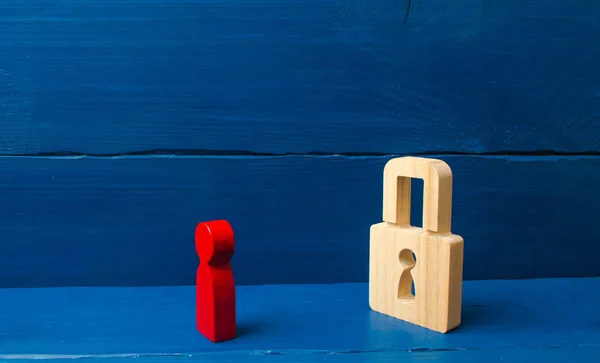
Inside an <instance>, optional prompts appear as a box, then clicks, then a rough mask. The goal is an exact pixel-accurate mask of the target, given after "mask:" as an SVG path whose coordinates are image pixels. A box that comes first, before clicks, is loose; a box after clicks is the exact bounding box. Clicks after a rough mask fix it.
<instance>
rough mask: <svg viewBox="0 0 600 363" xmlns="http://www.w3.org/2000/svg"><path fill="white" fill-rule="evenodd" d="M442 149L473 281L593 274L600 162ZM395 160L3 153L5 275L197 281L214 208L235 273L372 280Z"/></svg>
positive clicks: (0, 264)
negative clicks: (228, 240)
mask: <svg viewBox="0 0 600 363" xmlns="http://www.w3.org/2000/svg"><path fill="white" fill-rule="evenodd" d="M440 158H441V159H443V160H445V161H446V162H448V164H449V165H450V167H451V168H452V170H453V173H454V200H453V218H452V232H453V233H454V234H458V235H460V236H462V237H463V238H464V240H465V269H464V276H465V279H497V278H534V277H553V276H557V277H561V276H565V277H569V276H597V275H600V265H599V264H598V263H597V261H599V260H600V249H598V248H597V245H598V235H597V230H596V224H597V211H598V210H599V209H600V198H598V194H597V191H596V188H594V187H593V186H595V185H600V173H598V172H597V171H598V170H599V169H600V158H598V157H543V158H541V157H535V158H532V157H473V156H442V157H440ZM387 160H389V157H307V156H297V157H174V158H173V157H114V158H111V157H102V158H94V157H73V158H66V157H62V158H41V157H36V158H34V157H1V158H0V170H2V171H3V176H2V178H1V179H0V205H1V206H2V208H1V209H0V236H1V238H0V251H2V253H0V285H1V286H5V287H8V286H62V285H92V286H93V285H134V286H135V285H186V284H189V285H192V284H194V276H195V272H196V268H197V265H198V257H197V254H196V251H195V249H194V229H195V226H196V224H197V223H198V222H199V221H206V220H213V219H221V218H223V219H227V220H229V221H230V223H231V224H232V226H233V228H234V231H235V234H236V254H235V256H234V258H233V260H232V266H233V269H234V274H235V278H236V283H237V284H272V283H330V282H352V281H356V282H362V281H367V278H368V254H369V228H370V226H371V225H372V224H374V223H378V222H380V221H381V220H382V219H381V218H382V206H381V204H382V192H383V181H382V177H383V166H384V164H385V163H386V161H387ZM413 192H414V193H418V188H414V190H413ZM413 200H419V198H418V197H414V199H413ZM413 208H414V210H413V212H414V213H413V215H418V213H419V210H420V209H419V208H420V205H419V203H417V202H415V203H414V204H413ZM413 220H415V223H416V224H417V225H418V218H417V219H413Z"/></svg>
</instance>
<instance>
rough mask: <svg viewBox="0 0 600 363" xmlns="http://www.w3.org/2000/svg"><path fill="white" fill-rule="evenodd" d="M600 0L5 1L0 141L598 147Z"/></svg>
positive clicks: (99, 148)
mask: <svg viewBox="0 0 600 363" xmlns="http://www.w3.org/2000/svg"><path fill="white" fill-rule="evenodd" d="M599 13H600V2H598V1H587V0H571V1H566V0H529V1H521V0H507V1H490V0H464V1H438V0H420V1H412V2H411V3H410V6H408V7H407V3H405V1H404V0H402V1H397V0H299V1H292V0H281V1H260V0H226V1H212V0H208V1H192V0H87V1H75V0H55V1H52V2H48V1H43V0H31V1H21V0H4V1H2V3H1V4H0V134H1V135H2V139H1V142H0V153H2V154H32V153H33V154H35V153H46V152H76V153H84V154H107V153H109V154H110V153H125V152H138V151H147V150H154V149H169V150H176V151H178V152H181V153H185V152H187V151H190V150H193V151H194V152H212V153H218V152H222V151H230V150H234V151H235V150H246V151H250V152H259V153H307V152H326V153H345V152H349V153H350V152H381V153H404V154H413V153H417V152H423V151H437V152H439V151H444V152H445V151H456V152H468V153H482V152H496V151H501V152H502V151H514V150H517V151H537V150H555V151H561V152H584V151H598V145H599V144H600V122H598V121H599V120H600V107H599V106H598V104H599V103H600V86H599V84H600V68H599V67H597V64H600V47H598V46H597V42H598V39H600V22H599V21H598V17H597V14H599Z"/></svg>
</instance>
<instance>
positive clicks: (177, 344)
mask: <svg viewBox="0 0 600 363" xmlns="http://www.w3.org/2000/svg"><path fill="white" fill-rule="evenodd" d="M237 296H238V302H237V309H238V310H237V311H238V330H239V336H238V337H237V338H236V339H234V340H231V341H228V342H223V343H220V344H213V343H211V342H209V341H208V340H206V339H205V338H204V337H202V336H201V335H200V334H199V333H198V332H197V330H196V326H195V310H194V309H195V301H194V299H195V295H194V287H190V286H184V287H140V288H115V287H88V288H84V287H76V288H23V289H20V288H16V289H15V288H13V289H1V290H0V361H12V360H19V361H20V362H21V361H24V360H25V361H27V360H29V359H31V360H34V359H52V361H53V362H57V361H58V362H60V361H63V360H64V361H71V362H72V361H73V359H77V358H90V357H93V358H96V359H94V361H100V362H102V361H110V362H113V361H114V362H116V361H129V360H131V361H133V360H135V361H144V362H170V361H176V362H179V361H204V360H210V361H216V362H236V361H238V362H239V361H243V362H255V361H265V362H304V361H310V362H321V361H323V362H325V361H327V362H330V361H331V362H359V361H360V362H365V361H367V362H370V361H373V362H392V361H394V362H395V361H398V360H401V361H407V362H413V361H418V362H421V361H461V362H482V361H483V362H497V361H498V362H500V361H504V362H506V361H509V362H514V361H517V362H521V361H522V362H529V361H531V360H532V359H534V358H535V359H541V360H543V361H545V362H562V361H573V360H575V359H580V360H585V361H593V362H597V361H600V278H579V279H538V280H512V281H511V280H502V281H499V280H496V281H468V282H465V283H464V288H463V315H462V324H461V326H460V327H459V328H457V329H456V330H454V331H452V332H450V333H447V334H439V333H436V332H433V331H429V330H427V329H424V328H421V327H418V326H413V325H411V324H408V323H405V322H402V321H400V320H396V319H393V318H390V317H387V316H384V315H382V314H379V313H376V312H373V311H371V310H370V309H369V306H368V285H367V284H364V283H357V284H335V285H266V286H238V287H237Z"/></svg>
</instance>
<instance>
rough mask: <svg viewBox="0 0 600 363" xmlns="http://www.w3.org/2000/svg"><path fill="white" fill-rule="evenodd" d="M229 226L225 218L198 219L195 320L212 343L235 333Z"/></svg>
mask: <svg viewBox="0 0 600 363" xmlns="http://www.w3.org/2000/svg"><path fill="white" fill-rule="evenodd" d="M234 249H235V248H234V236H233V229H232V228H231V226H230V225H229V223H228V222H227V221H224V220H218V221H211V222H202V223H199V224H198V226H197V227H196V251H197V252H198V256H199V257H200V266H198V272H197V274H196V324H197V326H198V331H200V333H202V335H204V336H205V337H207V338H208V339H209V340H211V341H212V342H214V343H218V342H221V341H224V340H229V339H233V338H235V336H236V320H235V319H236V316H235V283H234V280H233V270H232V269H231V264H230V260H231V257H233V253H234Z"/></svg>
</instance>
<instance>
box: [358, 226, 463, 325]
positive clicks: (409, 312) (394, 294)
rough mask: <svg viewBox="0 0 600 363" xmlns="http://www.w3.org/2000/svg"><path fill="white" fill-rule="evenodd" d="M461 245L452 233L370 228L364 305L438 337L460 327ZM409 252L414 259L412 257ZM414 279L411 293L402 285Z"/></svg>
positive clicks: (415, 229)
mask: <svg viewBox="0 0 600 363" xmlns="http://www.w3.org/2000/svg"><path fill="white" fill-rule="evenodd" d="M463 253H464V241H463V239H462V237H460V236H458V235H453V234H451V233H434V232H430V231H426V230H424V229H422V228H418V227H412V226H398V225H395V224H391V223H387V222H382V223H378V224H374V225H372V226H371V233H370V256H369V259H370V261H369V305H370V307H371V309H373V310H374V311H377V312H380V313H382V314H386V315H389V316H393V317H395V318H398V319H401V320H404V321H407V322H410V323H413V324H416V325H420V326H423V327H425V328H428V329H431V330H435V331H438V332H441V333H445V332H448V331H450V330H452V329H453V328H455V327H457V326H458V325H460V320H461V303H462V273H463ZM413 254H414V256H415V257H416V261H415V260H414V259H413V257H412V256H413ZM411 280H412V281H414V295H412V294H410V293H407V291H408V289H410V287H407V285H406V284H410V282H411Z"/></svg>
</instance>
